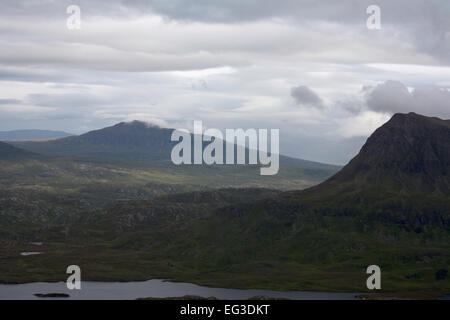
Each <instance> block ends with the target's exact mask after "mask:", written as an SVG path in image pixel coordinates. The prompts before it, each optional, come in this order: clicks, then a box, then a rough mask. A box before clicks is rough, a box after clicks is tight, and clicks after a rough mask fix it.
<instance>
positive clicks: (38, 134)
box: [0, 130, 72, 141]
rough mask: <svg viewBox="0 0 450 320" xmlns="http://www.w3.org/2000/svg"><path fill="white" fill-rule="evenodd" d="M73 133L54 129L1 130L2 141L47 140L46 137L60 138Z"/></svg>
mask: <svg viewBox="0 0 450 320" xmlns="http://www.w3.org/2000/svg"><path fill="white" fill-rule="evenodd" d="M71 135H72V134H70V133H67V132H64V131H52V130H12V131H0V141H1V140H3V141H14V140H45V139H59V138H65V137H69V136H71Z"/></svg>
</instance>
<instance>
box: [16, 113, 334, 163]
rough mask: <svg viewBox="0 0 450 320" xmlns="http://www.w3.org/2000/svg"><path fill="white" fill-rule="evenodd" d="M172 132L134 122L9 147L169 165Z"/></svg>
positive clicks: (283, 158) (292, 160) (286, 159)
mask: <svg viewBox="0 0 450 320" xmlns="http://www.w3.org/2000/svg"><path fill="white" fill-rule="evenodd" d="M173 130H174V129H168V128H161V127H158V126H156V125H150V124H148V123H145V122H142V121H138V120H134V121H131V122H120V123H117V124H115V125H113V126H109V127H106V128H102V129H98V130H92V131H89V132H87V133H84V134H82V135H79V136H70V137H66V138H61V139H57V140H51V141H42V142H37V141H34V142H33V141H20V142H17V141H16V142H12V143H11V144H13V145H15V146H16V147H20V148H23V149H26V150H29V151H33V152H37V153H42V154H48V155H56V156H83V157H94V158H107V159H116V160H124V161H132V162H155V161H159V162H161V161H170V154H171V151H172V148H173V147H174V146H175V145H176V144H177V143H178V142H176V141H171V134H172V131H173ZM280 164H282V165H294V166H303V167H307V168H311V169H325V170H337V169H339V168H340V166H336V165H332V164H326V163H320V162H315V161H309V160H303V159H297V158H292V157H287V156H284V155H280Z"/></svg>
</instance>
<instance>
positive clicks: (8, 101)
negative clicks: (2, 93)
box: [0, 99, 22, 104]
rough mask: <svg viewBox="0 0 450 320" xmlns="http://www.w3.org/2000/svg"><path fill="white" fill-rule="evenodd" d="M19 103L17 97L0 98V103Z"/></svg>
mask: <svg viewBox="0 0 450 320" xmlns="http://www.w3.org/2000/svg"><path fill="white" fill-rule="evenodd" d="M19 103H22V101H21V100H18V99H0V104H19Z"/></svg>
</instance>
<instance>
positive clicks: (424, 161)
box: [331, 112, 450, 193]
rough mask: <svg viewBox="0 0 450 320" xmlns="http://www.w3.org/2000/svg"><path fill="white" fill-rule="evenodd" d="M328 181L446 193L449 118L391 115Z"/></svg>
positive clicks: (449, 178) (449, 163) (449, 161)
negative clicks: (354, 155) (350, 159)
mask: <svg viewBox="0 0 450 320" xmlns="http://www.w3.org/2000/svg"><path fill="white" fill-rule="evenodd" d="M331 180H332V181H338V182H353V183H354V182H357V183H358V184H367V185H372V186H383V188H392V189H395V190H404V191H442V192H445V193H448V192H450V121H448V120H442V119H439V118H435V117H426V116H423V115H419V114H416V113H413V112H411V113H408V114H400V113H398V114H395V115H394V116H393V117H392V118H391V119H390V120H389V121H388V122H386V123H385V124H384V125H383V126H381V127H380V128H378V129H377V130H376V131H375V132H374V133H373V134H372V135H371V136H370V137H369V138H368V139H367V142H366V143H365V145H364V146H363V147H362V148H361V151H360V152H359V154H358V155H357V156H356V157H355V158H353V159H352V161H350V163H349V164H348V165H347V166H345V167H344V168H343V169H342V170H341V171H340V172H339V173H338V174H336V175H335V176H334V177H333V178H331Z"/></svg>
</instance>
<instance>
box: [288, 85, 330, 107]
mask: <svg viewBox="0 0 450 320" xmlns="http://www.w3.org/2000/svg"><path fill="white" fill-rule="evenodd" d="M291 97H292V98H294V100H295V102H296V103H297V104H299V105H304V106H308V107H315V108H319V109H322V108H323V101H322V99H321V98H320V97H319V96H318V95H317V94H316V93H315V92H314V91H312V90H311V89H310V88H308V87H307V86H298V87H293V88H292V89H291Z"/></svg>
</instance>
